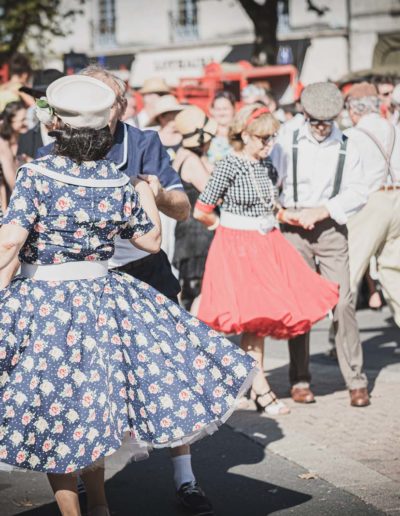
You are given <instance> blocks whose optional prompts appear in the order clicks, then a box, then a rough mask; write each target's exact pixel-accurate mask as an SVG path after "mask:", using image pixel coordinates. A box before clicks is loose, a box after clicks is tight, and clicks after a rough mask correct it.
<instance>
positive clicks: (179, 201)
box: [156, 189, 190, 220]
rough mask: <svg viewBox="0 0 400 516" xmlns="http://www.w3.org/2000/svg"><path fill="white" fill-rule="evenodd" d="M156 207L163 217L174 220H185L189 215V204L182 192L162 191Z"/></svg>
mask: <svg viewBox="0 0 400 516" xmlns="http://www.w3.org/2000/svg"><path fill="white" fill-rule="evenodd" d="M156 202H157V207H158V209H159V210H160V211H162V212H163V213H164V215H168V217H171V218H173V219H176V220H186V219H187V218H188V217H189V215H190V203H189V199H188V196H187V195H186V194H185V192H184V191H183V190H177V189H175V190H168V191H167V190H165V189H163V190H162V194H161V197H158V199H157V201H156Z"/></svg>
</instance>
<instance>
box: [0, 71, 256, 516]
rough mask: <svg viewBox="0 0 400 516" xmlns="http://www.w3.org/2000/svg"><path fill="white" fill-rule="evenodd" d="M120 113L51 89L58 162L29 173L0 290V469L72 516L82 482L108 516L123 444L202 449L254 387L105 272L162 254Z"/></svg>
mask: <svg viewBox="0 0 400 516" xmlns="http://www.w3.org/2000/svg"><path fill="white" fill-rule="evenodd" d="M114 103H115V94H114V92H113V90H112V89H111V88H109V87H108V86H107V85H106V84H104V83H103V82H102V81H99V80H97V79H94V78H92V77H87V76H81V75H77V76H74V75H70V76H68V77H64V78H61V79H58V80H57V81H55V82H54V83H52V84H51V85H50V86H49V88H48V89H47V104H46V105H44V103H43V102H42V103H41V105H40V109H39V110H38V113H39V118H40V117H41V116H42V115H45V116H49V115H51V114H53V116H54V117H55V127H56V130H55V131H54V136H55V138H56V143H55V145H54V152H53V153H52V154H49V155H47V156H45V157H43V158H40V159H37V160H34V161H32V162H30V163H28V164H26V165H24V166H23V167H21V168H20V170H19V173H18V178H17V183H16V187H15V190H14V192H13V196H12V198H11V201H10V206H9V210H8V212H7V214H6V216H5V220H4V225H3V226H2V227H1V228H0V271H1V270H2V269H3V268H4V267H5V266H7V264H8V263H9V262H10V261H12V260H13V259H14V258H15V257H16V256H17V255H18V253H19V252H20V258H21V261H22V266H21V275H20V276H18V277H17V278H15V279H14V280H13V281H12V282H11V283H10V284H9V285H4V283H3V284H2V285H1V286H2V287H3V290H2V298H1V301H0V310H1V313H2V320H1V322H0V333H1V335H3V336H5V337H4V339H3V340H2V342H1V345H2V347H1V355H0V377H1V378H2V382H1V384H0V396H1V399H2V400H3V403H2V405H1V406H0V428H1V443H0V461H2V462H5V463H7V464H10V465H13V466H16V467H19V468H25V469H30V470H33V471H38V472H43V473H47V474H48V478H49V481H50V484H51V486H52V488H53V490H54V493H55V497H56V500H57V503H58V505H59V508H60V512H61V513H62V514H68V515H70V516H80V514H81V512H80V508H79V500H78V494H77V473H79V474H80V475H81V476H82V478H83V480H84V482H85V485H86V488H87V494H88V512H87V514H88V515H90V516H109V514H110V512H109V509H108V507H107V502H106V498H105V493H104V485H103V477H104V471H102V468H101V463H102V461H103V459H104V458H105V457H107V456H109V455H111V454H112V453H114V452H115V451H116V450H117V449H118V448H119V447H120V446H121V444H122V440H123V438H124V436H125V435H126V434H129V447H130V449H131V453H132V454H133V455H138V456H143V452H145V451H146V450H147V449H151V448H163V447H173V446H178V445H181V444H182V443H190V442H193V441H195V440H197V439H200V438H202V437H204V436H205V435H208V434H209V433H212V432H214V431H215V430H217V428H218V426H219V425H221V424H222V423H223V422H224V421H225V420H226V419H227V417H229V415H230V414H231V412H232V411H233V405H234V402H235V399H236V398H237V397H238V396H239V395H240V394H241V393H242V392H243V391H244V390H245V389H247V388H248V384H249V382H251V379H252V376H253V375H254V373H255V371H254V361H253V359H252V358H251V357H250V356H248V355H245V354H244V353H243V352H242V351H241V350H240V349H238V348H237V347H236V346H235V345H234V344H232V343H231V342H229V341H228V340H226V339H224V338H223V337H221V336H219V335H218V334H217V333H215V332H213V331H212V330H211V329H210V328H209V327H208V326H206V325H205V324H203V323H201V322H200V321H198V320H197V319H195V318H194V317H193V316H191V315H190V314H188V313H187V312H186V311H185V310H184V309H181V308H180V307H179V306H178V305H176V304H175V303H174V302H172V301H170V300H168V298H166V297H165V296H163V295H162V294H160V293H159V292H157V291H156V290H155V289H153V288H152V287H150V286H149V285H147V284H146V283H144V282H141V281H138V280H136V279H134V278H132V277H131V276H129V275H127V274H123V273H121V272H114V271H109V270H108V263H107V262H108V259H109V258H111V256H112V254H113V252H114V241H115V237H116V235H117V234H119V235H120V237H121V238H124V239H127V240H128V241H130V242H131V245H134V246H137V247H140V248H142V249H145V250H147V251H149V252H152V253H156V252H158V250H159V248H160V236H161V235H160V221H159V217H158V210H157V207H156V203H155V198H154V194H153V192H152V190H151V188H150V187H149V185H148V184H147V182H146V181H133V182H131V180H130V178H129V177H128V176H127V175H126V174H124V173H123V172H121V171H120V170H119V169H118V168H117V167H116V166H115V165H114V164H113V163H112V162H111V161H109V160H107V159H105V156H106V153H107V151H108V150H109V149H110V147H111V146H112V144H113V138H112V134H111V132H110V128H109V126H108V123H109V118H110V111H111V108H112V106H113V105H114ZM134 185H135V186H134ZM28 329H29V331H28ZM226 357H229V360H224V359H225V358H226ZM228 362H229V363H228ZM193 400H196V403H193ZM177 408H179V410H178V412H177ZM99 463H100V464H99Z"/></svg>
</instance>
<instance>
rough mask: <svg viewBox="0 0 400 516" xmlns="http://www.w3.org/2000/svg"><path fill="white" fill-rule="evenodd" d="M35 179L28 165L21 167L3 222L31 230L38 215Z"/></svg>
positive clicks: (37, 193) (37, 194)
mask: <svg viewBox="0 0 400 516" xmlns="http://www.w3.org/2000/svg"><path fill="white" fill-rule="evenodd" d="M36 182H37V179H36V174H35V172H34V171H32V170H31V169H29V166H26V167H22V168H21V169H20V170H19V172H18V176H17V181H16V184H15V188H14V190H13V193H12V195H11V199H10V203H9V205H8V208H7V211H6V214H5V216H4V218H3V222H2V223H3V224H15V225H18V226H21V227H22V228H24V229H26V230H27V231H29V232H30V231H32V229H33V227H34V225H35V223H36V221H37V219H38V216H39V206H40V201H39V192H38V189H37V185H36Z"/></svg>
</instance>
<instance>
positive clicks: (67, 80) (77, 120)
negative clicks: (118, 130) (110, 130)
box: [46, 75, 115, 129]
mask: <svg viewBox="0 0 400 516" xmlns="http://www.w3.org/2000/svg"><path fill="white" fill-rule="evenodd" d="M46 97H47V102H48V104H49V105H50V106H51V107H52V108H53V109H54V112H55V114H56V115H57V116H58V117H59V118H61V120H62V121H63V122H65V123H66V124H68V125H70V126H71V127H74V128H77V129H79V128H82V127H89V128H91V129H102V128H103V127H106V126H107V125H108V121H109V118H110V110H111V106H112V105H113V104H114V102H115V93H114V92H113V90H112V89H111V88H110V87H109V86H107V85H106V84H104V82H102V81H99V80H98V79H94V78H93V77H87V76H85V75H67V76H66V77H62V78H61V79H57V80H56V81H54V82H52V83H51V84H50V86H49V87H48V88H47V90H46Z"/></svg>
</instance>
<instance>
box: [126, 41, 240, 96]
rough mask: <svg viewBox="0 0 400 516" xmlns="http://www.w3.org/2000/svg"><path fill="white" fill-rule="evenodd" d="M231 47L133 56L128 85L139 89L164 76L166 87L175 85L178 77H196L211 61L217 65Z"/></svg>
mask: <svg viewBox="0 0 400 516" xmlns="http://www.w3.org/2000/svg"><path fill="white" fill-rule="evenodd" d="M231 49H232V47H231V46H230V45H218V46H209V47H197V48H179V49H178V48H177V49H174V50H159V51H156V52H141V53H139V54H136V58H135V60H134V62H133V63H132V68H131V74H130V79H129V84H130V85H131V86H132V87H134V88H138V87H140V86H142V84H143V82H144V81H145V80H146V79H149V78H150V77H163V78H164V79H165V80H166V82H167V84H168V85H169V86H176V85H177V84H178V82H179V79H180V78H181V77H199V76H201V75H203V68H204V66H205V65H207V64H209V63H211V62H212V61H214V62H217V63H220V62H221V61H222V60H223V59H224V58H225V57H226V56H227V55H228V54H229V52H230V51H231Z"/></svg>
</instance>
